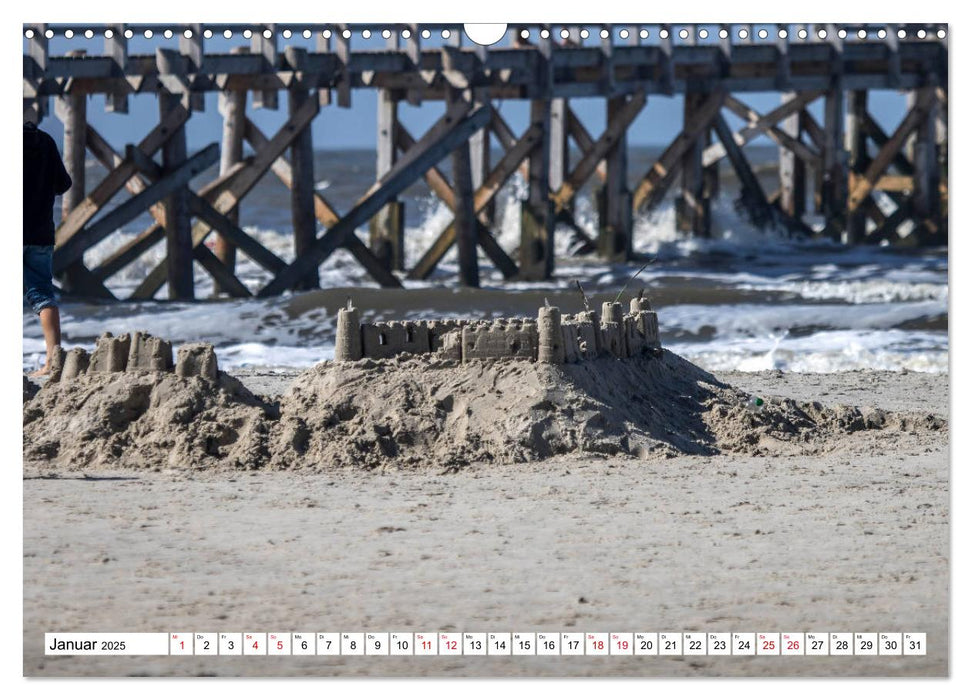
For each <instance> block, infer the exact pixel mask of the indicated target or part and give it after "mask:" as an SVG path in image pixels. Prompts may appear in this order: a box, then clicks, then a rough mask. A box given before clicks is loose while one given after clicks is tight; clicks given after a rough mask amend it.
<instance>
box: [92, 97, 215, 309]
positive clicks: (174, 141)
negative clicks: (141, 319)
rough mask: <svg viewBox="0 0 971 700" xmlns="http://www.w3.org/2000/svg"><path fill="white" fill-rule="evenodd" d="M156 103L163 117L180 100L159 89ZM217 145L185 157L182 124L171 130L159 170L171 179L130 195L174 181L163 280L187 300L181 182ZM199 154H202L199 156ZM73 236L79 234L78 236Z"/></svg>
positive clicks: (187, 227) (191, 290)
mask: <svg viewBox="0 0 971 700" xmlns="http://www.w3.org/2000/svg"><path fill="white" fill-rule="evenodd" d="M158 104H159V113H160V114H159V116H160V118H162V119H164V118H165V115H166V114H168V113H169V112H170V111H172V110H173V109H174V108H176V107H179V106H181V101H180V98H179V97H178V96H176V95H170V94H167V93H164V92H160V93H159V96H158ZM217 149H218V146H215V144H213V146H210V147H209V149H203V151H202V153H200V154H199V160H198V161H196V160H195V159H193V160H187V159H186V156H187V147H186V135H185V126H184V125H182V126H179V127H178V128H177V129H175V131H174V132H173V133H172V136H171V138H169V139H168V140H167V141H166V142H165V143H164V144H163V145H162V170H163V172H164V173H165V175H166V176H171V179H170V178H169V177H163V179H162V180H159V182H157V183H156V184H155V185H153V186H152V187H149V188H148V189H146V190H145V192H143V193H142V194H140V195H136V196H135V197H132V200H137V199H138V198H139V197H146V196H148V195H149V193H150V192H151V191H152V190H153V189H154V188H161V187H163V186H164V185H163V183H165V182H169V183H171V184H173V185H174V184H175V183H176V182H177V183H178V185H179V186H178V187H175V186H173V187H172V189H171V191H170V192H169V193H168V194H167V195H166V197H165V255H166V258H167V259H168V261H169V262H168V267H167V268H166V272H167V278H166V281H167V282H168V290H169V299H181V300H189V299H193V298H195V285H194V283H193V275H192V258H193V256H192V248H193V245H192V222H191V221H190V220H189V200H188V197H187V195H186V191H185V190H184V189H182V187H181V185H184V184H186V183H188V181H189V179H191V177H193V176H194V175H195V174H197V173H198V172H201V169H204V168H206V167H208V166H209V165H212V163H215V162H216V159H217V158H218V157H219V152H218V150H217ZM207 151H208V152H207ZM203 154H206V155H205V156H203ZM202 162H205V165H204V166H202V167H201V168H200V170H195V168H194V167H188V168H187V167H185V166H186V164H187V163H202ZM196 167H198V166H196ZM193 171H194V172H193ZM157 199H158V198H157V197H154V198H153V197H148V203H150V201H157ZM132 200H129V201H132ZM147 205H148V204H147V203H146V205H145V206H146V207H147ZM122 206H124V205H122ZM119 208H120V207H119ZM142 209H144V207H142ZM76 238H80V236H78V237H76Z"/></svg>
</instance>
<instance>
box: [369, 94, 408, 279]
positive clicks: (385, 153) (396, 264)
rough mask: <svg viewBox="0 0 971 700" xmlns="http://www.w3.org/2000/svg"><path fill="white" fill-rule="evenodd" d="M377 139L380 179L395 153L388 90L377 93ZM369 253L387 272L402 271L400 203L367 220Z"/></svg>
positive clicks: (394, 104) (393, 109)
mask: <svg viewBox="0 0 971 700" xmlns="http://www.w3.org/2000/svg"><path fill="white" fill-rule="evenodd" d="M377 97H378V109H377V111H378V115H377V117H378V118H377V122H378V136H377V163H376V165H375V178H376V179H380V178H381V177H382V176H383V175H384V174H385V173H387V172H388V171H389V170H391V168H392V167H393V166H394V162H395V158H396V157H397V150H396V144H395V137H396V135H397V129H396V126H397V122H398V101H397V99H395V97H394V95H393V93H392V91H391V90H378V95H377ZM370 233H371V240H370V244H371V251H372V252H373V253H374V254H375V257H376V258H377V259H378V260H380V261H381V263H382V264H383V265H384V266H385V268H386V269H388V270H401V269H403V268H404V262H405V261H404V254H405V251H404V234H405V232H404V216H403V215H402V210H401V202H399V201H396V200H393V201H391V202H389V203H388V204H386V205H385V206H384V207H382V208H381V210H380V211H379V212H378V213H377V214H375V216H374V218H373V219H371V225H370Z"/></svg>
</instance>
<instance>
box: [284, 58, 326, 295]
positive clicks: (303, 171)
mask: <svg viewBox="0 0 971 700" xmlns="http://www.w3.org/2000/svg"><path fill="white" fill-rule="evenodd" d="M287 51H288V52H289V53H291V54H292V53H296V49H295V48H294V47H288V49H287ZM310 99H311V98H310V93H309V92H308V91H307V90H303V89H300V88H291V89H290V95H289V111H290V117H291V118H292V117H293V116H294V115H296V114H297V112H298V111H299V109H300V107H301V106H302V105H303V104H305V103H306V102H307V101H308V100H310ZM310 127H311V125H310V124H307V125H306V126H305V127H304V128H303V129H301V130H300V133H299V135H297V137H296V138H295V139H294V140H293V143H292V144H291V146H290V166H291V168H292V171H293V186H292V187H291V188H290V212H291V220H292V222H293V248H294V256H295V257H298V258H299V257H300V256H301V255H303V254H304V252H305V251H306V250H308V249H310V247H311V246H313V243H314V241H315V240H317V220H316V217H315V216H314V183H315V182H316V180H315V179H314V143H313V136H312V135H311V128H310ZM318 287H320V276H319V274H318V271H317V269H316V268H314V269H313V270H311V271H309V272H308V273H307V276H306V277H304V278H303V279H302V280H300V282H299V283H298V284H297V285H296V288H297V289H316V288H318Z"/></svg>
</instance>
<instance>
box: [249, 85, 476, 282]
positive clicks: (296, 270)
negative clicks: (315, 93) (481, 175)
mask: <svg viewBox="0 0 971 700" xmlns="http://www.w3.org/2000/svg"><path fill="white" fill-rule="evenodd" d="M308 104H310V103H309V102H308ZM313 104H316V102H315V101H314V102H313ZM470 109H471V105H470V104H468V103H466V102H456V103H454V104H453V105H452V106H451V107H449V109H448V110H447V111H446V113H445V116H443V117H442V118H441V119H439V120H438V122H436V123H435V125H434V126H432V128H431V129H429V130H428V132H427V133H426V134H425V135H424V136H423V137H422V138H421V140H420V141H419V142H418V143H417V144H415V146H414V148H412V149H410V150H409V151H408V152H407V153H406V154H405V156H404V157H403V158H401V159H400V160H399V161H398V162H397V163H395V164H394V166H392V168H391V169H390V170H388V172H387V173H385V174H384V175H383V176H382V177H381V179H380V180H378V182H376V183H375V184H374V185H373V186H372V187H371V188H370V189H369V190H368V192H367V193H366V194H365V195H364V197H363V198H362V199H361V200H360V201H359V202H358V203H357V204H355V205H354V207H353V208H352V209H351V210H350V211H349V212H347V213H346V214H345V215H344V216H343V217H342V218H341V219H340V221H338V222H337V223H335V224H334V225H333V226H331V227H330V228H329V229H328V230H327V232H326V233H325V234H324V235H322V236H320V237H319V238H318V239H317V240H316V241H315V242H314V244H313V246H312V247H311V248H310V249H308V250H307V251H305V252H304V254H303V255H302V256H300V257H299V258H297V259H296V260H294V261H293V262H292V263H290V264H289V265H288V266H287V267H286V268H285V269H284V270H282V271H281V272H280V273H279V274H278V275H277V276H276V277H275V278H274V279H273V280H272V281H271V282H270V283H269V284H267V285H266V286H265V287H263V289H261V290H260V292H259V296H261V297H268V296H275V295H277V294H280V293H282V292H283V291H285V290H287V289H290V288H291V287H293V285H294V284H296V282H297V281H299V280H300V279H302V278H303V277H304V276H305V275H306V274H307V272H308V271H309V270H312V269H313V268H314V267H316V266H317V265H319V264H320V263H321V262H322V261H324V260H326V259H327V257H328V256H329V255H330V254H331V253H333V252H334V250H336V249H337V248H338V247H340V246H342V245H345V242H346V241H347V240H349V236H351V235H353V233H354V230H355V229H356V228H357V227H358V226H361V225H363V224H364V223H365V222H367V221H368V220H369V219H370V218H371V217H373V216H374V215H375V214H377V213H378V211H380V209H381V207H383V206H384V205H385V204H387V203H388V202H390V201H391V200H392V199H394V198H395V197H397V196H398V195H399V194H400V193H401V192H402V191H404V190H405V189H406V188H407V187H408V186H409V185H411V183H412V182H414V181H415V180H416V179H417V178H419V177H421V176H422V174H423V173H425V172H426V171H427V170H429V169H430V168H431V167H433V166H434V165H435V164H436V163H438V162H439V161H440V160H441V159H442V158H444V157H445V156H446V155H448V154H449V153H451V152H452V151H453V150H454V149H455V148H456V147H457V146H458V145H459V144H461V143H462V142H464V141H467V140H468V139H469V137H471V136H472V134H474V133H475V132H476V131H478V130H479V129H481V128H482V127H484V126H485V125H486V124H487V123H488V122H489V119H490V116H491V113H492V109H491V108H490V107H489V106H487V105H483V106H481V107H478V108H477V109H475V110H474V111H472V112H471V113H470Z"/></svg>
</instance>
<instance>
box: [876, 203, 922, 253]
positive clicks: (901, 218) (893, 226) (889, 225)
mask: <svg viewBox="0 0 971 700" xmlns="http://www.w3.org/2000/svg"><path fill="white" fill-rule="evenodd" d="M912 216H913V205H912V204H911V203H910V202H909V201H907V202H904V203H903V204H901V205H900V206H898V207H897V208H896V209H895V210H894V211H893V212H892V213H891V214H890V216H888V217H886V219H884V221H883V223H882V224H880V225H879V226H877V228H876V229H874V230H873V231H871V232H870V233H869V235H868V236H867V237H866V238H865V239H864V242H866V243H875V244H878V243H882V242H883V241H889V242H890V243H894V242H896V241H897V240H898V239H899V235H898V234H897V229H899V228H900V226H901V225H902V224H903V223H904V222H905V221H907V220H908V219H910V218H911V217H912Z"/></svg>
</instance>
